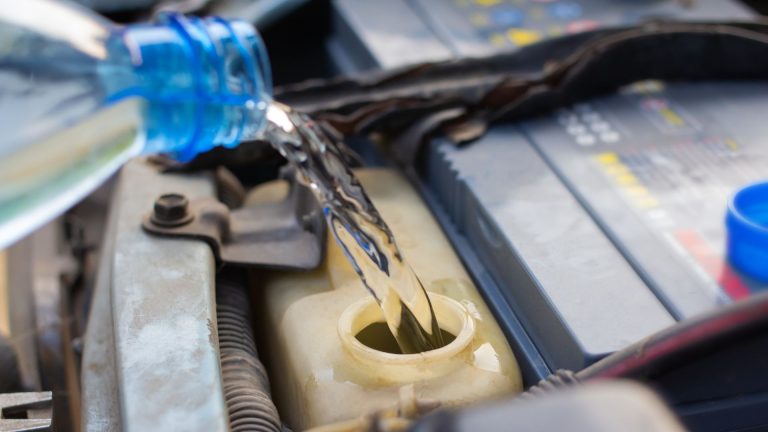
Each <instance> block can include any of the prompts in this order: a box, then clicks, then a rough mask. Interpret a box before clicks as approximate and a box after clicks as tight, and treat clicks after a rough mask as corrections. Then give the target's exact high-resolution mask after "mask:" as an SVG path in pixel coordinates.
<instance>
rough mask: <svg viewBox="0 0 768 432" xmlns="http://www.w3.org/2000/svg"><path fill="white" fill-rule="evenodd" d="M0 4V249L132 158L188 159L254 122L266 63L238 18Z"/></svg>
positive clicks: (37, 2) (39, 2) (251, 132)
mask: <svg viewBox="0 0 768 432" xmlns="http://www.w3.org/2000/svg"><path fill="white" fill-rule="evenodd" d="M0 2H2V3H4V4H2V6H1V7H0V248H2V247H4V246H5V245H8V244H10V243H11V242H13V241H15V240H17V239H18V238H20V237H21V236H23V235H25V234H27V233H28V232H30V231H31V230H33V229H35V228H36V227H38V226H39V225H41V224H43V223H45V222H46V221H48V220H50V219H52V218H53V217H55V216H56V215H58V214H59V213H61V212H63V211H64V210H66V209H67V208H68V207H70V206H72V205H73V204H74V203H76V202H77V201H79V200H80V199H82V198H83V197H84V196H85V195H86V194H87V193H89V192H90V191H92V190H93V189H94V188H96V187H97V186H98V185H99V184H101V183H102V182H103V181H105V180H106V179H107V178H108V177H109V176H111V175H112V174H113V173H114V172H115V171H117V170H118V169H119V167H120V166H121V165H122V164H123V163H124V162H125V161H127V160H128V159H129V158H130V157H132V156H135V155H137V154H139V153H141V152H145V153H156V152H160V153H167V154H170V155H171V156H172V157H174V158H176V159H178V160H180V161H187V160H190V159H192V158H193V157H194V156H195V155H197V154H199V153H202V152H205V151H207V150H210V149H211V148H213V147H215V146H226V147H233V146H236V145H237V144H239V143H240V142H241V141H242V140H244V139H248V138H254V137H256V136H258V134H259V133H260V131H261V130H262V128H263V125H264V112H265V110H266V108H267V106H268V104H269V102H270V98H271V88H272V85H271V77H270V70H269V64H268V60H267V56H266V51H265V48H264V46H263V43H262V41H261V39H260V37H259V36H258V34H257V33H256V31H255V30H254V28H253V27H252V26H251V25H250V24H248V23H246V22H242V21H236V20H233V21H229V20H224V19H221V18H206V19H200V18H194V17H184V16H181V15H175V14H165V15H160V16H158V17H157V18H156V19H155V20H154V22H151V23H146V24H135V25H129V26H124V27H120V26H117V25H114V24H111V23H109V22H107V21H105V20H104V19H103V18H101V17H99V16H98V15H95V14H94V13H92V12H90V11H88V10H87V9H84V8H81V7H79V6H76V5H73V4H68V3H62V2H55V1H52V0H24V1H20V2H14V4H12V5H11V4H10V3H11V2H10V1H6V0H0Z"/></svg>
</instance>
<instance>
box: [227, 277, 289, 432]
mask: <svg viewBox="0 0 768 432" xmlns="http://www.w3.org/2000/svg"><path fill="white" fill-rule="evenodd" d="M243 281H244V278H240V281H238V280H237V278H219V280H218V281H217V284H216V314H217V322H218V334H219V352H220V356H221V375H222V381H223V386H224V399H225V401H226V403H227V410H228V411H229V423H230V428H231V430H232V432H241V431H264V432H267V431H269V432H280V431H281V430H282V427H281V422H280V416H279V415H278V412H277V408H275V404H274V403H273V402H272V397H271V396H270V393H269V378H268V376H267V372H266V369H265V368H264V365H263V364H262V363H261V361H260V360H259V356H258V352H257V350H256V343H255V341H254V338H253V331H252V330H251V310H250V309H251V308H250V298H249V296H248V294H247V292H246V289H245V283H244V282H243Z"/></svg>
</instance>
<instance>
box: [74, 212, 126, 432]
mask: <svg viewBox="0 0 768 432" xmlns="http://www.w3.org/2000/svg"><path fill="white" fill-rule="evenodd" d="M116 213H117V212H116V211H112V212H110V215H109V219H108V222H107V229H106V232H107V233H113V232H114V229H115V223H116V216H117V214H116ZM114 238H115V237H114V236H113V235H106V236H105V237H104V243H103V244H102V249H101V256H102V257H103V258H102V261H103V263H104V264H105V265H100V266H99V267H98V270H97V274H96V280H95V283H94V289H93V298H92V300H91V309H90V310H91V313H90V315H89V317H88V326H87V328H86V332H85V335H84V337H83V340H84V343H83V358H82V362H81V366H80V367H81V398H82V399H81V405H80V407H81V413H80V421H81V426H80V428H81V429H82V430H83V431H86V432H117V431H119V430H120V422H121V414H120V401H119V394H118V390H117V386H118V383H117V369H116V367H117V365H116V363H115V334H114V326H113V322H112V290H111V286H110V282H111V277H112V267H111V266H110V265H108V264H109V261H110V258H109V257H111V256H112V255H113V253H114Z"/></svg>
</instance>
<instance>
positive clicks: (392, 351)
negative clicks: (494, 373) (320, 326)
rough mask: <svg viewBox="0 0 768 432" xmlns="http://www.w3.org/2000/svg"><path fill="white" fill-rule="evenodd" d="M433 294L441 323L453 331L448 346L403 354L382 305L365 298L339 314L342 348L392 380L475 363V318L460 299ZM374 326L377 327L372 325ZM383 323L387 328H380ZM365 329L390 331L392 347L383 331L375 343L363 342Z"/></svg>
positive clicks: (412, 378) (415, 378)
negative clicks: (386, 340)
mask: <svg viewBox="0 0 768 432" xmlns="http://www.w3.org/2000/svg"><path fill="white" fill-rule="evenodd" d="M429 297H430V300H431V302H432V307H433V308H434V310H435V315H436V316H437V319H438V322H439V323H440V327H441V328H442V329H443V331H445V332H446V333H448V334H449V335H446V336H449V338H448V339H449V340H450V342H449V343H448V344H446V345H445V346H443V347H441V348H437V349H434V350H430V351H424V352H420V353H416V354H399V353H398V352H399V348H394V347H396V346H397V344H396V343H395V342H394V337H393V336H392V334H391V333H389V329H388V328H386V325H385V324H384V316H383V314H382V312H381V308H379V305H378V304H377V303H376V301H375V300H374V299H373V298H365V299H362V300H360V301H358V302H356V303H353V304H352V305H350V306H349V307H347V308H346V309H345V310H344V312H343V313H342V314H341V317H340V318H339V324H338V333H339V338H340V339H341V346H342V348H343V349H344V351H345V352H346V353H347V354H348V355H350V356H351V357H352V358H353V359H354V360H355V361H356V363H357V364H358V365H359V366H360V367H361V368H362V370H364V371H367V372H366V373H368V374H371V375H375V376H377V377H379V378H381V379H385V380H388V381H391V382H400V383H403V382H415V381H420V380H425V379H430V378H434V377H438V376H443V375H446V374H448V373H450V372H451V371H454V370H456V369H458V368H460V367H462V366H465V365H466V364H468V363H471V362H472V359H473V354H472V349H471V348H472V341H473V340H474V338H475V331H476V329H475V320H474V319H473V318H472V317H471V316H470V314H469V312H468V311H467V309H466V308H465V307H464V305H462V304H461V303H459V302H458V301H456V300H454V299H452V298H450V297H446V296H443V295H439V294H435V293H430V294H429ZM371 326H373V328H369V327H371ZM379 326H382V327H384V329H381V330H380V329H379ZM364 330H365V331H366V333H367V332H377V333H379V334H380V333H385V334H387V333H388V334H389V335H388V336H389V337H390V338H392V342H391V345H390V347H389V349H387V347H386V346H384V344H383V343H382V341H381V339H380V338H379V337H378V336H379V335H374V336H375V338H376V339H379V340H378V341H377V342H375V343H369V344H368V345H366V344H364V343H363V342H361V341H360V339H358V336H359V335H360V334H361V333H362V332H363V331H364ZM382 330H385V331H382ZM444 335H445V333H444ZM454 335H455V337H454ZM369 345H370V346H369Z"/></svg>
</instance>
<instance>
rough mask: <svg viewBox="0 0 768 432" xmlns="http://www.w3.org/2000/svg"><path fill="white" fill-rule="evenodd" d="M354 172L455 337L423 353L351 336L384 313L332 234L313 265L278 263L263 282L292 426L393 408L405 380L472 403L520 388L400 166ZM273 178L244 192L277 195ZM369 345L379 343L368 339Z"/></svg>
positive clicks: (487, 316) (277, 372)
mask: <svg viewBox="0 0 768 432" xmlns="http://www.w3.org/2000/svg"><path fill="white" fill-rule="evenodd" d="M357 174H358V176H359V178H360V180H361V182H362V183H363V185H364V187H365V188H366V191H367V192H368V195H369V196H370V198H371V199H372V200H373V202H374V204H375V205H376V207H377V208H378V209H379V212H380V213H381V215H382V216H383V218H384V220H385V221H386V222H387V224H389V226H390V228H391V229H392V231H393V232H394V234H395V237H396V239H397V242H398V245H399V246H400V249H401V250H402V253H403V255H404V256H405V257H406V259H407V260H408V262H409V263H410V264H411V266H412V267H413V269H414V270H415V272H416V274H417V275H418V276H419V278H420V279H421V281H422V282H423V283H424V286H425V287H426V288H427V290H428V291H429V292H430V297H431V298H432V303H433V306H434V309H435V313H436V315H437V318H438V321H439V322H440V325H441V327H442V328H443V330H446V331H448V332H450V333H451V334H453V335H454V336H456V339H455V340H454V341H453V342H451V343H449V344H448V345H446V346H445V347H443V348H440V349H438V350H434V351H428V352H425V353H421V354H408V355H403V354H392V353H388V352H384V351H379V350H377V349H374V348H371V347H370V346H366V345H365V344H363V343H362V342H360V341H359V340H358V339H357V338H356V337H355V336H356V335H357V333H358V332H359V331H360V330H362V329H363V328H365V327H367V326H368V325H369V324H371V323H374V322H379V321H381V322H383V317H382V314H381V312H380V310H379V309H378V306H377V305H376V303H375V302H374V301H373V298H372V297H371V296H370V294H368V291H366V289H365V287H364V286H363V285H362V283H361V282H360V280H359V279H358V277H357V275H356V274H355V272H354V270H353V269H352V267H351V265H350V264H349V263H348V262H347V260H346V258H345V257H344V255H343V253H342V251H341V250H340V248H339V247H338V246H337V245H336V243H335V242H334V241H333V239H331V238H329V239H328V242H327V245H328V246H327V248H328V249H327V255H326V259H325V262H324V263H323V265H322V266H321V268H319V269H318V270H315V271H312V272H309V273H281V272H275V273H272V274H270V275H268V276H267V277H266V279H265V280H264V284H263V286H262V287H261V292H262V294H263V295H264V298H263V299H262V300H263V303H262V306H263V317H264V319H265V321H266V322H263V323H262V325H261V329H263V330H262V331H264V332H267V334H266V338H265V339H266V341H267V346H266V347H265V348H266V349H265V350H263V351H262V352H264V353H265V354H268V355H269V365H270V377H271V379H272V389H273V395H274V396H275V401H276V403H277V406H278V409H279V410H280V414H281V417H282V418H283V420H284V421H285V422H286V423H287V424H288V425H289V426H290V427H291V428H293V429H294V430H304V429H307V428H310V427H316V426H321V425H328V424H331V423H337V422H340V421H345V420H349V419H354V418H357V417H360V416H363V415H367V414H369V413H371V412H373V411H377V410H382V409H386V408H389V407H391V406H393V405H395V404H397V402H398V397H399V396H398V394H399V392H400V390H401V388H402V387H403V386H407V385H409V384H413V390H414V391H415V396H416V398H417V399H424V400H436V401H439V402H441V403H442V404H443V405H460V404H468V403H471V402H474V401H479V400H484V399H489V398H494V397H497V396H501V395H508V394H512V393H515V392H519V391H520V390H521V388H522V381H521V377H520V371H519V368H518V365H517V362H516V361H515V358H514V356H513V354H512V351H511V350H510V348H509V345H508V344H507V342H506V340H505V338H504V336H503V334H502V332H501V329H500V328H499V327H498V325H497V324H496V322H495V321H494V319H493V316H492V315H491V313H490V311H489V310H488V307H487V306H486V304H485V302H484V301H483V299H482V298H481V296H480V294H479V293H478V292H477V289H476V288H475V286H474V285H473V284H472V282H471V280H470V278H469V276H468V275H467V273H466V272H465V270H464V267H463V266H462V264H461V262H460V261H459V259H458V258H457V256H456V255H455V253H454V251H453V249H452V247H451V245H450V244H449V242H448V240H447V239H446V238H445V236H444V235H443V233H442V231H441V229H440V227H439V226H438V224H437V222H436V221H435V220H434V219H433V217H432V215H431V214H430V212H429V210H428V209H427V208H426V207H425V205H424V203H423V202H422V200H421V198H420V197H419V196H418V195H417V194H416V192H415V191H414V190H413V189H412V188H411V186H410V185H409V184H408V182H407V181H406V180H405V179H404V178H402V177H401V176H400V175H399V174H397V173H396V172H393V171H389V170H382V169H372V170H361V171H359V172H358V173H357ZM279 188H280V186H278V185H277V184H272V185H267V186H266V187H262V188H261V190H257V191H256V194H255V195H253V196H251V198H250V200H249V201H254V200H257V201H258V200H260V199H265V197H269V196H274V195H275V193H276V191H277V190H278V189H279ZM370 345H375V344H373V343H371V344H370Z"/></svg>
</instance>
